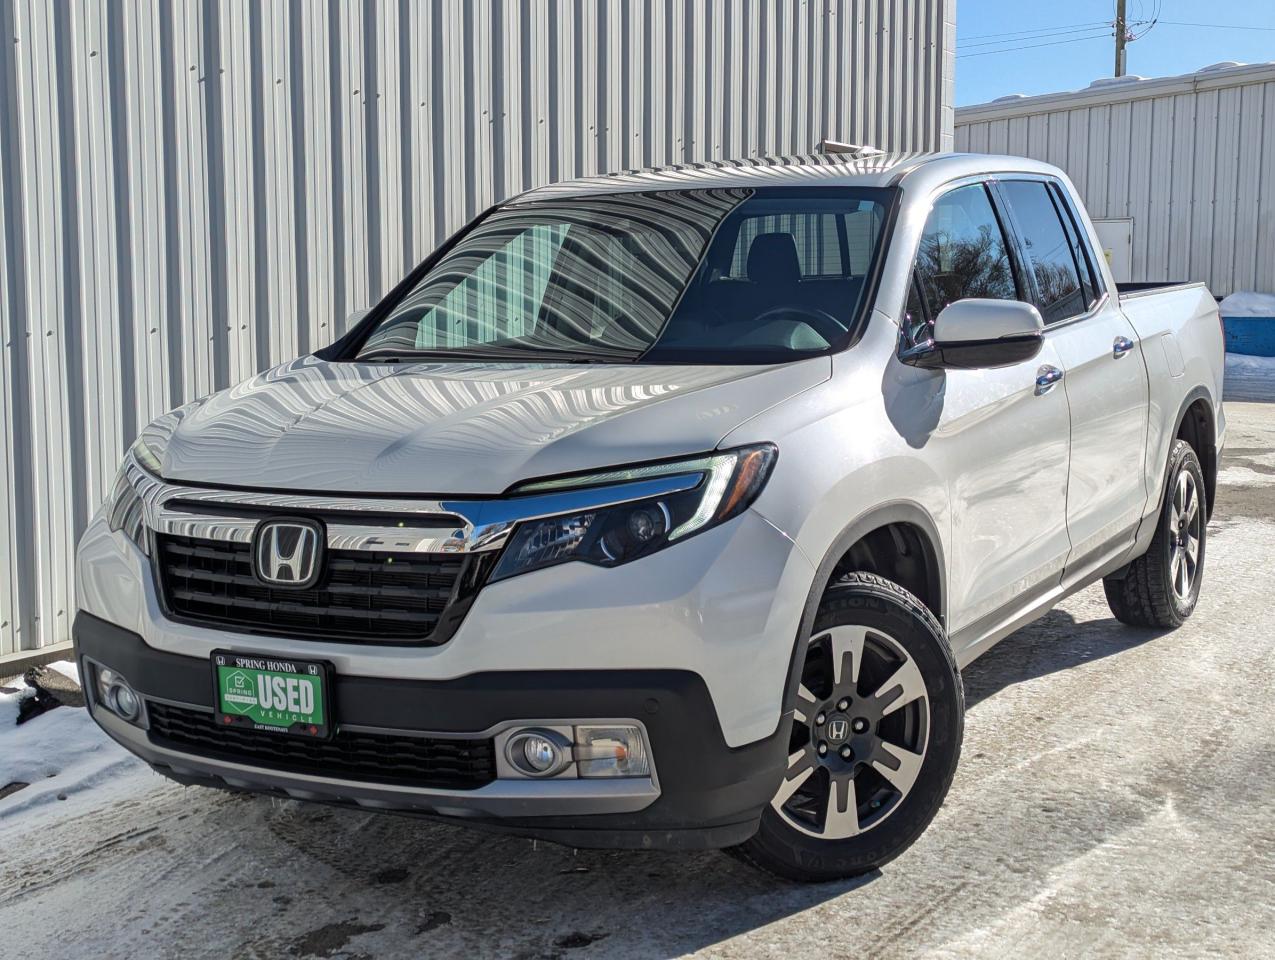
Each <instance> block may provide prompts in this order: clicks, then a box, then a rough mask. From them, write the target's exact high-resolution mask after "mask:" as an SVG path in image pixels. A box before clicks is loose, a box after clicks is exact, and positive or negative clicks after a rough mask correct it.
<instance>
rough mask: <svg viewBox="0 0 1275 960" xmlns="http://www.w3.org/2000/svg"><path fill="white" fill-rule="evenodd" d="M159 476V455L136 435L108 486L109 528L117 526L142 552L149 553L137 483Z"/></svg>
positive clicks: (144, 512)
mask: <svg viewBox="0 0 1275 960" xmlns="http://www.w3.org/2000/svg"><path fill="white" fill-rule="evenodd" d="M158 479H159V457H157V456H156V455H155V452H154V451H153V450H152V449H151V448H150V447H149V446H148V445H147V444H146V441H145V440H143V439H140V438H139V439H138V441H137V442H136V443H134V444H133V446H132V447H130V448H129V451H128V453H127V454H125V456H124V463H123V464H121V465H120V469H119V473H117V474H116V475H115V486H114V488H113V489H112V490H111V499H110V501H109V503H108V507H107V513H106V524H107V526H109V527H110V528H111V529H112V530H118V531H120V532H122V533H123V534H124V536H126V537H128V538H129V539H130V540H132V541H133V542H134V543H135V544H137V545H138V546H139V547H141V549H142V552H143V553H149V552H150V549H149V547H148V545H147V537H146V510H145V506H144V504H143V501H142V494H141V490H140V487H141V486H142V485H143V484H146V483H147V482H148V481H149V482H155V481H157V480H158Z"/></svg>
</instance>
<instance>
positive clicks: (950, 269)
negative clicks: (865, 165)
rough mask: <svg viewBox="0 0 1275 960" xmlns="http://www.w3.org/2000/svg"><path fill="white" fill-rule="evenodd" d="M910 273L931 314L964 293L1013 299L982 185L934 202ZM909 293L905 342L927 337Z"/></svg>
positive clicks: (1000, 236) (1005, 256)
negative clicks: (912, 271) (913, 267)
mask: <svg viewBox="0 0 1275 960" xmlns="http://www.w3.org/2000/svg"><path fill="white" fill-rule="evenodd" d="M914 277H915V279H916V283H917V286H919V288H920V294H921V296H923V297H924V298H925V301H926V305H927V306H928V307H929V316H930V317H936V316H938V314H939V312H940V311H941V310H942V309H943V308H944V307H946V306H947V305H948V304H949V303H953V302H955V301H957V300H963V299H966V298H967V297H985V298H988V299H992V300H1015V299H1017V297H1018V290H1017V287H1016V286H1015V283H1014V271H1013V268H1012V267H1011V265H1010V259H1009V251H1008V249H1007V247H1006V244H1005V234H1004V233H1003V232H1002V230H1001V226H1000V222H999V221H998V220H997V219H996V213H995V211H994V210H993V209H992V202H991V199H990V198H989V197H988V195H987V188H986V187H984V186H983V185H982V184H971V185H970V186H967V187H957V188H956V189H955V190H952V191H951V192H949V193H945V194H944V195H943V196H941V197H940V198H939V199H938V200H937V201H936V202H935V204H934V209H933V210H931V211H930V217H929V219H928V220H926V221H925V231H924V233H923V234H922V235H921V245H920V247H919V249H918V250H917V255H916V267H915V270H914ZM912 296H913V295H912V294H910V295H909V307H908V313H909V316H910V317H912V321H911V323H908V324H905V326H908V327H910V328H911V329H905V331H904V339H905V341H906V342H905V346H911V345H913V344H916V343H919V342H921V341H923V340H926V339H928V337H929V332H928V329H925V328H924V327H928V324H925V325H922V324H918V323H917V322H916V317H917V313H918V311H917V309H916V308H917V306H919V305H918V304H914V303H913V300H912Z"/></svg>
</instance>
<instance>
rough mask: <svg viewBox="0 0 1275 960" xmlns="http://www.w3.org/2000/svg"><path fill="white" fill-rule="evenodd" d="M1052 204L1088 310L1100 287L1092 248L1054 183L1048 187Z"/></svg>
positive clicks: (1066, 200) (1060, 189) (1073, 211)
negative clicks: (1074, 262) (1073, 262)
mask: <svg viewBox="0 0 1275 960" xmlns="http://www.w3.org/2000/svg"><path fill="white" fill-rule="evenodd" d="M1049 191H1050V193H1051V194H1052V195H1053V198H1054V204H1055V205H1056V206H1057V207H1058V213H1059V214H1060V215H1061V216H1062V223H1063V229H1064V230H1066V231H1067V240H1068V242H1069V243H1070V244H1071V251H1072V253H1073V254H1074V255H1075V257H1076V268H1077V269H1078V270H1079V271H1080V289H1081V290H1082V291H1083V292H1084V294H1085V310H1089V309H1091V308H1092V307H1093V305H1094V304H1095V303H1097V302H1098V297H1099V296H1100V294H1099V290H1100V289H1101V285H1100V283H1099V281H1098V271H1097V267H1095V266H1094V256H1093V248H1092V247H1090V246H1089V241H1088V240H1087V239H1086V238H1085V237H1084V235H1083V234H1082V233H1081V232H1080V221H1079V220H1078V219H1077V217H1076V209H1075V207H1073V206H1072V205H1071V203H1070V202H1069V201H1068V199H1067V196H1066V195H1065V194H1064V193H1063V190H1062V187H1060V186H1059V185H1058V184H1056V183H1052V184H1050V186H1049Z"/></svg>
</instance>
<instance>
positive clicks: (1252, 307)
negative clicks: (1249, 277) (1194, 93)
mask: <svg viewBox="0 0 1275 960" xmlns="http://www.w3.org/2000/svg"><path fill="white" fill-rule="evenodd" d="M1218 310H1219V312H1220V313H1221V314H1222V316H1223V317H1275V293H1253V292H1252V291H1248V290H1244V291H1240V292H1239V293H1233V294H1231V295H1230V296H1229V297H1227V298H1226V299H1225V300H1223V301H1222V303H1221V306H1219V307H1218Z"/></svg>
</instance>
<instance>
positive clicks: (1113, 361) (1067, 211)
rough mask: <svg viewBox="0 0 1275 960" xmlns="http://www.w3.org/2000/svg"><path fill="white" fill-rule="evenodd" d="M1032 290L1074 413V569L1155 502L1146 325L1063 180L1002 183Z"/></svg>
mask: <svg viewBox="0 0 1275 960" xmlns="http://www.w3.org/2000/svg"><path fill="white" fill-rule="evenodd" d="M997 191H998V193H999V195H1000V197H1001V198H1002V200H1003V203H1004V206H1005V207H1006V209H1007V211H1008V219H1009V220H1010V221H1011V222H1012V224H1013V227H1014V230H1015V232H1016V233H1017V235H1018V241H1019V244H1020V249H1021V250H1022V256H1023V259H1024V261H1025V262H1026V263H1025V265H1026V267H1027V273H1028V279H1029V280H1030V282H1031V286H1032V290H1031V297H1032V300H1033V302H1034V303H1035V304H1036V306H1037V307H1038V308H1039V310H1040V313H1041V316H1042V317H1043V318H1044V321H1045V325H1046V332H1045V337H1046V340H1047V341H1048V342H1049V343H1050V344H1051V345H1052V346H1053V348H1054V349H1055V350H1056V351H1057V353H1058V356H1059V358H1060V359H1061V360H1062V369H1063V371H1064V379H1063V385H1064V387H1065V389H1066V394H1067V400H1068V405H1069V407H1070V410H1071V466H1070V469H1069V471H1068V476H1067V532H1068V534H1069V536H1070V539H1071V545H1072V547H1071V553H1070V555H1069V556H1068V559H1067V572H1066V574H1065V575H1068V576H1069V575H1070V574H1071V573H1072V572H1079V571H1082V570H1083V569H1085V568H1087V567H1089V566H1092V565H1094V564H1097V563H1101V562H1102V561H1103V560H1105V559H1107V558H1109V557H1110V556H1111V555H1112V554H1114V553H1116V552H1119V550H1121V549H1123V548H1125V547H1127V546H1128V545H1129V544H1130V543H1132V542H1133V537H1134V533H1135V531H1136V529H1137V525H1138V521H1139V520H1140V519H1141V517H1142V511H1143V507H1144V506H1145V504H1146V499H1147V490H1146V486H1145V483H1144V477H1145V470H1144V468H1143V463H1144V456H1145V451H1146V437H1147V415H1148V413H1147V401H1148V396H1147V393H1148V389H1147V372H1146V365H1145V363H1144V362H1143V359H1142V345H1141V343H1140V342H1139V340H1138V334H1137V331H1136V330H1134V328H1133V326H1132V324H1130V323H1129V321H1128V320H1126V319H1125V317H1124V314H1123V313H1121V311H1120V308H1119V303H1118V298H1117V297H1114V296H1108V295H1107V291H1106V289H1105V283H1106V281H1105V279H1104V278H1103V274H1102V272H1101V271H1100V270H1099V269H1098V266H1097V263H1096V261H1095V260H1094V255H1093V250H1092V248H1091V246H1090V244H1089V242H1088V237H1087V234H1086V231H1085V230H1084V229H1082V223H1081V221H1080V219H1079V217H1078V215H1077V213H1076V211H1075V210H1074V209H1073V207H1072V205H1071V203H1070V200H1069V198H1068V195H1067V192H1066V191H1065V189H1064V188H1063V186H1062V184H1061V183H1059V182H1058V181H1056V180H1053V179H1051V178H1030V179H1029V178H1022V179H1018V178H1015V179H1006V180H1001V181H999V183H998V185H997Z"/></svg>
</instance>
